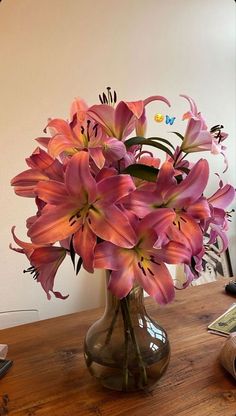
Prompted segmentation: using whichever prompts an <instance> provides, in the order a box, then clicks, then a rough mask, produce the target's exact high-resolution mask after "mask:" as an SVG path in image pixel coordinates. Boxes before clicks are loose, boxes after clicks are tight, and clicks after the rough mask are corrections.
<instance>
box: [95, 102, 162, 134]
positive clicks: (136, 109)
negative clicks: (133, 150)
mask: <svg viewBox="0 0 236 416" xmlns="http://www.w3.org/2000/svg"><path fill="white" fill-rule="evenodd" d="M156 100H159V101H163V102H165V103H166V104H167V105H168V106H170V103H169V101H168V100H167V99H166V98H165V97H162V96H160V95H154V96H151V97H148V98H146V99H145V100H140V101H133V102H128V101H120V102H119V103H118V104H117V106H116V108H114V107H113V106H112V105H108V104H100V105H94V106H92V107H90V108H89V109H88V115H89V116H90V117H91V118H92V119H93V120H95V121H96V122H97V123H99V124H100V126H102V128H103V129H104V131H105V132H106V134H107V135H108V136H111V137H116V138H117V139H119V140H124V139H125V138H126V137H127V136H128V135H129V134H130V133H131V132H132V131H133V130H134V128H135V127H136V132H137V134H138V135H140V136H143V135H144V134H145V126H146V116H145V106H146V105H147V104H149V103H150V102H152V101H156Z"/></svg>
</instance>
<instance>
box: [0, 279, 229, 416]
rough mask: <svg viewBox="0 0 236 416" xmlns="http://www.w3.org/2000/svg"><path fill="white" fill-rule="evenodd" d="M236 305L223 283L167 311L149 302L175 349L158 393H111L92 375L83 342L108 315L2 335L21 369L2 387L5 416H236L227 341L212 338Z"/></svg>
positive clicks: (192, 293)
mask: <svg viewBox="0 0 236 416" xmlns="http://www.w3.org/2000/svg"><path fill="white" fill-rule="evenodd" d="M233 301H235V298H233V297H231V296H229V295H226V294H225V293H224V281H222V280H221V281H217V282H213V283H209V284H207V285H202V286H197V287H192V288H188V289H186V290H184V291H178V292H177V294H176V299H175V301H174V302H173V303H172V304H170V305H168V306H165V307H160V306H158V305H157V304H156V303H155V302H154V301H153V300H151V299H150V298H149V299H147V300H146V304H147V310H148V311H149V313H150V314H151V315H152V316H153V317H154V318H156V319H157V320H158V321H159V323H160V324H161V325H162V326H164V328H165V329H166V330H167V332H168V335H169V338H170V342H171V347H172V355H171V362H170V365H169V368H168V370H167V372H166V374H165V375H164V376H163V378H162V379H161V380H160V381H159V384H158V385H157V387H156V388H155V390H154V391H153V392H151V393H145V392H139V393H128V394H127V393H119V392H114V391H110V390H106V389H105V388H103V387H102V386H100V385H99V384H98V383H97V382H96V380H94V379H93V378H92V377H91V376H90V374H89V373H88V371H87V369H86V367H85V363H84V358H83V339H84V336H85V334H86V331H87V329H88V327H89V326H90V325H91V324H92V323H93V322H94V321H95V320H96V319H97V318H98V317H99V316H100V315H101V313H102V310H101V309H96V310H90V311H85V312H80V313H76V314H72V315H66V316H61V317H58V318H53V319H48V320H45V321H40V322H36V323H33V324H27V325H22V326H18V327H15V328H9V329H5V330H2V331H0V342H1V343H7V344H8V345H9V358H11V359H13V360H14V364H13V367H12V368H11V370H10V371H9V372H8V374H7V375H6V376H5V377H4V378H2V379H1V380H0V416H5V415H10V416H11V415H12V416H13V415H14V416H77V415H79V416H80V415H81V416H118V415H123V416H152V415H153V416H154V415H155V416H156V415H158V416H180V415H181V416H236V382H235V380H234V379H233V378H232V377H231V376H230V375H229V374H228V373H227V372H226V371H225V370H224V369H223V368H222V367H221V365H220V363H219V360H218V355H219V352H220V349H221V347H222V345H223V343H224V342H225V338H223V337H220V336H216V335H213V334H209V333H208V332H207V330H206V328H207V325H208V324H209V323H210V322H211V321H213V320H214V319H215V318H217V317H218V316H219V315H220V314H221V313H223V312H224V311H225V310H226V309H227V308H228V307H229V306H230V305H231V304H232V303H233Z"/></svg>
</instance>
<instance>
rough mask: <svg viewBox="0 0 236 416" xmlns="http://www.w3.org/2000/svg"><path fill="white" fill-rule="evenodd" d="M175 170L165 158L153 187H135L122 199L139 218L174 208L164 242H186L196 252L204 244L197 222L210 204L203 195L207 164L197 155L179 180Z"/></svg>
mask: <svg viewBox="0 0 236 416" xmlns="http://www.w3.org/2000/svg"><path fill="white" fill-rule="evenodd" d="M174 173H175V172H174V168H173V166H172V164H171V163H170V162H164V163H163V165H162V166H161V168H160V171H159V174H158V178H157V182H156V189H155V190H153V184H152V185H151V186H150V190H148V187H147V188H146V189H137V190H135V191H134V192H132V193H131V194H130V195H128V196H127V197H125V198H123V199H122V200H121V202H122V203H123V204H124V206H125V207H126V208H127V209H130V210H132V211H133V212H134V213H135V214H136V215H138V216H139V217H140V218H143V217H145V215H147V214H149V213H150V212H154V213H155V211H156V210H157V209H158V210H161V209H163V207H165V208H172V209H174V210H175V218H174V220H173V222H172V224H171V225H170V226H169V228H168V230H167V232H166V237H167V239H166V242H167V241H169V240H170V241H177V242H180V243H183V244H186V245H187V246H188V247H190V248H191V250H192V254H193V255H197V254H198V253H199V251H200V250H201V248H202V244H203V236H202V230H201V228H200V224H199V223H200V221H201V220H202V219H207V218H209V217H210V215H211V214H210V208H209V204H208V202H207V200H206V198H203V197H202V193H203V190H204V189H205V187H206V185H207V182H208V176H209V166H208V163H207V161H206V160H204V159H200V160H199V161H198V162H197V163H196V164H195V165H194V166H193V168H192V169H191V171H190V172H189V174H188V175H187V177H186V178H185V179H184V180H183V181H182V182H180V183H179V184H178V183H177V181H176V179H175V177H174ZM158 243H160V239H159V241H158V242H157V244H158ZM162 243H163V240H162Z"/></svg>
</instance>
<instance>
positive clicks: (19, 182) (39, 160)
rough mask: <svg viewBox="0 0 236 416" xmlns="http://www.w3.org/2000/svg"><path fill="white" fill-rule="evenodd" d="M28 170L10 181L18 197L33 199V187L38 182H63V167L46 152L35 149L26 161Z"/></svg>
mask: <svg viewBox="0 0 236 416" xmlns="http://www.w3.org/2000/svg"><path fill="white" fill-rule="evenodd" d="M26 162H27V165H28V166H29V167H30V169H28V170H25V171H24V172H21V173H20V174H19V175H17V176H15V177H14V178H13V179H12V180H11V185H12V186H14V190H15V193H16V194H17V195H19V196H25V197H30V198H35V196H36V195H35V192H34V189H35V186H36V185H37V183H38V182H39V181H48V180H50V179H53V180H55V181H59V182H61V181H63V177H64V172H63V165H62V164H61V163H60V162H59V161H58V160H57V159H54V158H52V157H51V156H50V155H49V154H47V152H45V151H44V150H42V149H40V148H39V147H37V149H36V150H35V151H34V152H33V153H32V155H31V156H30V157H29V158H27V159H26Z"/></svg>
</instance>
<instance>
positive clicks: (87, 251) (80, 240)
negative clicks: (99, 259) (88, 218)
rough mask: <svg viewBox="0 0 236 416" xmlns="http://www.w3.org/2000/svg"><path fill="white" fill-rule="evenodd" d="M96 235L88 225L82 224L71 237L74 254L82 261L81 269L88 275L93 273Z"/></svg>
mask: <svg viewBox="0 0 236 416" xmlns="http://www.w3.org/2000/svg"><path fill="white" fill-rule="evenodd" d="M96 239H97V238H96V235H95V234H94V233H93V232H92V230H91V229H90V227H89V226H88V224H86V223H85V224H84V226H82V227H81V228H80V229H79V230H78V231H76V233H75V234H74V237H73V246H74V249H75V252H76V253H77V254H79V256H81V257H82V259H83V267H84V269H85V270H87V271H88V272H89V273H93V271H94V269H93V262H94V248H95V245H96Z"/></svg>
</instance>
